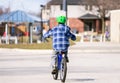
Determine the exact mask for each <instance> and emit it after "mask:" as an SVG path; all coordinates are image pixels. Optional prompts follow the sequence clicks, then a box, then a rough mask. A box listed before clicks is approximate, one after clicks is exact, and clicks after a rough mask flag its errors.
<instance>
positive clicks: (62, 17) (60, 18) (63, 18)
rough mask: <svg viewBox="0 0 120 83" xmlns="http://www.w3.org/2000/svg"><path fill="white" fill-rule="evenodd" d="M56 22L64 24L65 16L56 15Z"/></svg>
mask: <svg viewBox="0 0 120 83" xmlns="http://www.w3.org/2000/svg"><path fill="white" fill-rule="evenodd" d="M57 22H58V23H61V24H65V22H66V17H65V16H59V17H57Z"/></svg>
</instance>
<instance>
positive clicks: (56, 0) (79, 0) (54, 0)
mask: <svg viewBox="0 0 120 83" xmlns="http://www.w3.org/2000/svg"><path fill="white" fill-rule="evenodd" d="M62 3H63V0H51V1H49V2H48V3H47V7H48V8H50V5H60V4H62ZM67 4H68V5H80V4H81V5H84V4H87V1H86V0H67Z"/></svg>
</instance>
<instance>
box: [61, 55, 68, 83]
mask: <svg viewBox="0 0 120 83" xmlns="http://www.w3.org/2000/svg"><path fill="white" fill-rule="evenodd" d="M66 75H67V62H66V58H65V57H64V58H63V59H62V62H61V69H60V79H61V81H62V82H65V80H66Z"/></svg>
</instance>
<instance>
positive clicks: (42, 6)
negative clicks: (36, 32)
mask: <svg viewBox="0 0 120 83" xmlns="http://www.w3.org/2000/svg"><path fill="white" fill-rule="evenodd" d="M40 7H41V31H40V34H41V38H40V40H41V42H42V37H43V15H42V13H43V12H42V11H43V8H44V7H45V6H44V5H40Z"/></svg>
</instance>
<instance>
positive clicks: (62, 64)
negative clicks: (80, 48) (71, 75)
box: [53, 52, 67, 82]
mask: <svg viewBox="0 0 120 83" xmlns="http://www.w3.org/2000/svg"><path fill="white" fill-rule="evenodd" d="M55 67H56V70H57V71H56V73H55V74H53V78H54V79H55V80H57V79H58V75H59V73H60V80H61V82H65V80H66V75H67V62H66V58H65V54H64V52H57V57H56V60H55Z"/></svg>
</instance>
